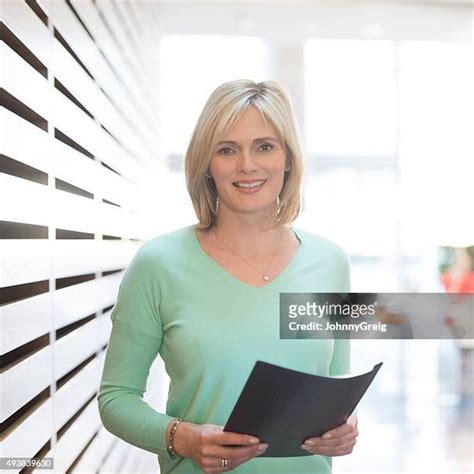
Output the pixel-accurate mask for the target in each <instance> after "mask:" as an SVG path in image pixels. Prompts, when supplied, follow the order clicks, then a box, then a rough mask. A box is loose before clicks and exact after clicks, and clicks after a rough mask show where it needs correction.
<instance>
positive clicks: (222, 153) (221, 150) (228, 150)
mask: <svg viewBox="0 0 474 474" xmlns="http://www.w3.org/2000/svg"><path fill="white" fill-rule="evenodd" d="M233 151H234V150H232V148H228V147H224V148H221V149H220V150H219V151H218V152H217V153H219V154H220V155H231V154H232V152H233ZM229 152H231V153H229Z"/></svg>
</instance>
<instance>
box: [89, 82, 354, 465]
mask: <svg viewBox="0 0 474 474" xmlns="http://www.w3.org/2000/svg"><path fill="white" fill-rule="evenodd" d="M185 173H186V182H187V188H188V192H189V194H190V197H191V200H192V203H193V206H194V209H195V212H196V215H197V219H198V223H197V224H192V225H189V226H186V227H184V228H182V229H179V230H177V231H174V232H171V233H168V234H165V235H162V236H159V237H156V238H153V239H151V240H149V241H148V242H146V243H145V244H144V245H143V246H142V247H141V248H140V249H139V251H138V252H137V254H136V256H135V257H134V259H133V260H132V262H131V264H130V265H129V267H128V269H127V271H126V273H125V275H124V277H123V280H122V283H121V285H120V290H119V294H118V298H117V302H116V304H115V307H114V309H113V311H112V315H111V318H112V321H113V329H112V333H111V337H110V342H109V345H108V349H107V356H106V361H105V366H104V372H103V376H102V381H101V386H100V391H99V396H98V399H99V409H100V414H101V419H102V421H103V423H104V425H105V427H106V428H107V429H108V430H109V431H110V432H112V433H113V434H115V435H116V436H119V437H120V438H122V439H124V440H125V441H127V442H129V443H131V444H133V445H135V446H139V447H140V448H143V449H146V450H148V451H151V452H153V453H156V454H157V455H158V460H159V463H160V468H161V472H162V473H163V474H165V473H170V472H172V473H176V474H178V473H183V474H184V473H185V474H188V473H194V472H195V473H198V472H204V473H217V472H223V471H230V470H234V471H235V472H239V473H252V474H256V473H265V474H269V473H272V474H273V473H329V472H331V457H332V456H338V455H345V454H348V453H350V452H351V451H352V447H353V445H354V444H355V441H356V436H357V434H358V432H357V426H356V424H357V421H356V419H355V417H351V418H350V419H349V420H348V422H347V423H345V424H344V425H341V426H339V427H337V428H335V429H334V430H331V432H328V433H326V435H325V436H323V437H315V438H311V439H308V440H305V441H306V442H305V443H304V444H302V448H301V449H302V454H307V453H310V454H313V455H312V456H308V455H303V456H301V457H292V458H266V457H260V454H262V453H263V452H265V449H266V448H267V445H266V444H265V440H258V439H255V438H254V437H253V436H252V435H251V434H238V433H230V432H224V431H223V425H224V424H225V422H226V421H227V418H228V416H229V414H230V412H231V411H232V408H233V406H234V404H235V402H236V400H237V399H238V396H239V394H240V391H241V389H242V387H243V386H244V384H245V382H246V380H247V377H248V375H249V373H250V371H251V370H252V368H253V366H254V364H255V362H256V360H262V361H265V362H269V363H273V364H278V365H281V366H284V367H287V368H290V369H294V370H299V371H303V372H307V373H312V374H320V375H340V374H343V373H348V372H349V347H348V341H345V340H335V341H334V340H281V339H280V338H279V294H280V292H345V291H350V288H349V287H350V276H349V263H348V259H347V256H346V254H345V252H344V251H343V250H342V249H341V248H340V247H339V246H337V245H336V244H335V243H333V242H331V241H329V240H327V239H325V238H323V237H320V236H317V235H314V234H311V233H309V232H307V231H304V230H302V229H297V228H294V227H292V225H291V224H292V222H293V221H294V220H295V219H296V217H297V216H298V213H299V211H300V188H301V182H302V175H303V169H302V157H301V151H300V146H299V143H298V138H297V132H296V128H295V121H294V116H293V112H292V108H291V105H290V102H289V99H288V97H287V96H286V94H285V92H284V91H283V89H282V88H281V87H280V86H279V85H278V84H277V83H275V82H272V81H266V82H260V83H258V84H257V83H255V82H253V81H250V80H238V81H233V82H227V83H224V84H222V85H221V86H220V87H218V88H217V89H216V90H215V91H214V92H213V93H212V94H211V96H210V98H209V99H208V101H207V103H206V104H205V106H204V110H203V111H202V113H201V116H200V117H199V119H198V122H197V125H196V128H195V130H194V133H193V135H192V139H191V141H190V144H189V147H188V150H187V153H186V157H185ZM158 354H160V356H161V358H162V359H163V361H164V363H165V366H166V370H167V373H168V374H169V376H170V389H169V394H168V402H167V406H166V413H159V412H157V411H155V410H154V409H153V408H151V407H150V406H149V405H148V404H147V403H145V402H144V401H143V399H142V397H143V394H144V392H145V387H146V382H147V377H148V372H149V368H150V365H151V364H152V362H153V361H154V359H155V358H156V357H157V355H158ZM315 403H317V401H316V400H315Z"/></svg>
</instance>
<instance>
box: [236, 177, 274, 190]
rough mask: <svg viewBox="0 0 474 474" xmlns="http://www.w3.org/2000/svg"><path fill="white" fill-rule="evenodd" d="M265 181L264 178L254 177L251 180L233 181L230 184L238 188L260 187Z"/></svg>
mask: <svg viewBox="0 0 474 474" xmlns="http://www.w3.org/2000/svg"><path fill="white" fill-rule="evenodd" d="M266 182H267V180H266V179H254V180H252V181H235V182H233V183H232V184H233V185H234V186H235V187H236V188H240V189H254V188H261V187H262V186H263V185H264V184H265V183H266Z"/></svg>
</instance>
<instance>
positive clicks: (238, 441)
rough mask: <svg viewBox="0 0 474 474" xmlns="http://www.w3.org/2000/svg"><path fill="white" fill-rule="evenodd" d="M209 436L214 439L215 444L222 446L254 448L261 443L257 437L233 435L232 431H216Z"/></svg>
mask: <svg viewBox="0 0 474 474" xmlns="http://www.w3.org/2000/svg"><path fill="white" fill-rule="evenodd" d="M209 436H211V437H212V442H213V443H215V444H221V445H223V444H224V445H234V446H242V445H244V446H248V445H250V446H252V445H255V444H258V443H259V441H260V440H259V439H258V438H257V437H256V436H251V435H244V434H240V433H233V432H232V431H215V432H212V433H209Z"/></svg>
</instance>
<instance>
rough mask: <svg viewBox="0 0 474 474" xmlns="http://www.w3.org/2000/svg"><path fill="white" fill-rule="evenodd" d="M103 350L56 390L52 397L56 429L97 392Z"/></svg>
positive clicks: (103, 356) (103, 354) (103, 355)
mask: <svg viewBox="0 0 474 474" xmlns="http://www.w3.org/2000/svg"><path fill="white" fill-rule="evenodd" d="M104 358H105V352H102V353H101V355H100V356H99V357H97V358H94V359H93V360H92V361H91V362H89V363H88V364H87V365H86V366H85V367H84V368H83V369H82V370H81V371H80V372H79V373H78V374H77V375H75V376H74V377H73V378H72V379H71V380H68V381H67V383H65V384H64V385H63V386H62V387H61V388H60V389H59V390H57V391H56V395H55V399H54V422H55V423H56V431H58V430H59V429H60V428H61V427H62V426H64V424H65V423H66V422H67V421H68V420H69V419H70V418H71V417H72V416H73V415H74V414H75V413H76V412H78V411H79V410H80V409H81V407H82V406H83V405H84V404H85V403H86V401H87V400H89V398H90V397H92V395H94V393H96V392H97V389H98V385H99V381H100V376H101V373H102V365H103V362H104Z"/></svg>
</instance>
